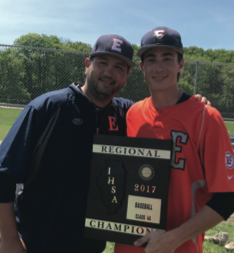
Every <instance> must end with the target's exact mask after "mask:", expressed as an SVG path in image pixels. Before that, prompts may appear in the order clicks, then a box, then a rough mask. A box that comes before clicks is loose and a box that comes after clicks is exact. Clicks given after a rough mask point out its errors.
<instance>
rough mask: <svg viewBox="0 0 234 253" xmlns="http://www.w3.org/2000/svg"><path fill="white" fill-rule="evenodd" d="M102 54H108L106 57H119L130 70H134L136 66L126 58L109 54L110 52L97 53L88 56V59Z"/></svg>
mask: <svg viewBox="0 0 234 253" xmlns="http://www.w3.org/2000/svg"><path fill="white" fill-rule="evenodd" d="M102 54H108V55H113V56H116V57H119V58H121V59H122V60H124V61H125V62H126V63H127V64H128V66H129V67H130V68H134V67H135V66H136V64H135V63H134V62H133V61H131V60H129V59H128V58H126V57H124V56H122V55H119V54H115V53H111V52H97V53H93V54H90V55H89V57H92V56H97V55H102Z"/></svg>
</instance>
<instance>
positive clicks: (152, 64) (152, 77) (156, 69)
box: [140, 47, 184, 91]
mask: <svg viewBox="0 0 234 253" xmlns="http://www.w3.org/2000/svg"><path fill="white" fill-rule="evenodd" d="M140 66H141V70H142V72H143V74H144V77H145V81H146V83H147V84H148V85H149V86H150V88H151V89H153V90H158V91H160V90H166V89H168V88H169V87H172V86H176V85H177V74H178V72H180V71H181V70H182V69H183V66H184V60H182V61H181V62H180V63H178V54H177V52H176V51H174V50H173V49H170V48H166V47H154V48H152V49H149V50H148V51H146V52H145V55H144V63H142V62H140Z"/></svg>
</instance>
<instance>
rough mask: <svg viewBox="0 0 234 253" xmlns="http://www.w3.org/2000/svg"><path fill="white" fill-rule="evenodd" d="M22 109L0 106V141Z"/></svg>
mask: <svg viewBox="0 0 234 253" xmlns="http://www.w3.org/2000/svg"><path fill="white" fill-rule="evenodd" d="M21 111H22V109H8V108H0V141H1V140H3V139H4V138H5V136H6V135H7V133H8V131H9V130H10V128H11V126H12V125H13V123H14V122H15V120H16V118H17V117H18V116H19V114H20V113H21Z"/></svg>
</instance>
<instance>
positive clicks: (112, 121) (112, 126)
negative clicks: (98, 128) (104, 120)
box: [108, 116, 119, 131]
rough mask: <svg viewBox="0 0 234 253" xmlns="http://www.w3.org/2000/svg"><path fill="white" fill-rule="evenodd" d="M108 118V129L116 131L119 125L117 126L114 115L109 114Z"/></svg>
mask: <svg viewBox="0 0 234 253" xmlns="http://www.w3.org/2000/svg"><path fill="white" fill-rule="evenodd" d="M108 118H109V125H110V128H109V130H110V131H118V130H119V127H118V124H117V120H116V118H115V117H111V116H109V117H108Z"/></svg>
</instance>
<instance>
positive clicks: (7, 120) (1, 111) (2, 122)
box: [0, 108, 234, 253]
mask: <svg viewBox="0 0 234 253" xmlns="http://www.w3.org/2000/svg"><path fill="white" fill-rule="evenodd" d="M21 111H22V109H16V108H13V109H12V108H0V143H1V141H2V140H3V139H4V137H5V136H6V134H7V132H8V131H9V129H10V128H11V126H12V124H13V123H14V121H15V120H16V118H17V117H18V116H19V114H20V113H21ZM225 124H226V126H227V129H228V131H229V134H230V135H234V122H230V121H229V122H225ZM218 230H220V231H223V232H227V233H228V234H229V241H232V240H233V239H234V215H232V216H231V218H230V219H229V220H228V221H226V222H222V223H221V224H219V225H218V226H216V227H214V228H212V229H210V230H208V231H207V232H206V235H215V234H216V233H217V231H218ZM203 249H204V253H224V252H227V251H226V249H225V248H224V247H223V246H219V245H216V244H214V243H212V242H204V245H203ZM113 252H114V243H111V242H108V243H107V247H106V249H105V251H104V252H103V253H113Z"/></svg>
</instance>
